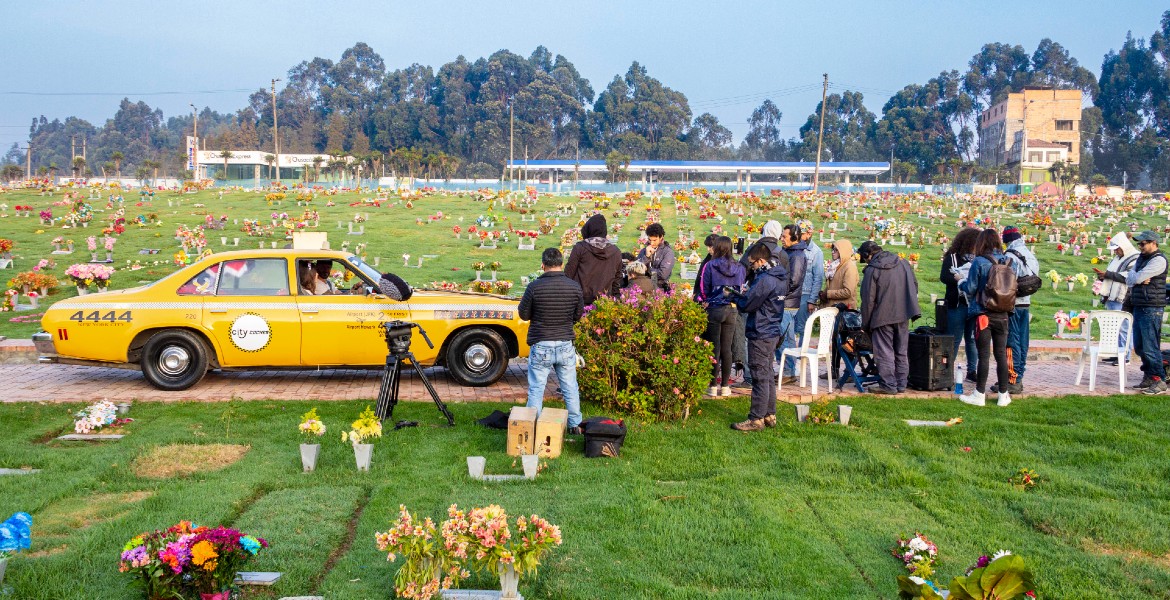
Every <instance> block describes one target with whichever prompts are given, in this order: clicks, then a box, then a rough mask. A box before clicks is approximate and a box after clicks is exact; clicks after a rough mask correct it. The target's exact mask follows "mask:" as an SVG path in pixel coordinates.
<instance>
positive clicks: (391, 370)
mask: <svg viewBox="0 0 1170 600" xmlns="http://www.w3.org/2000/svg"><path fill="white" fill-rule="evenodd" d="M400 370H401V366H400V364H399V362H398V359H397V358H396V357H394V356H388V357H386V367H385V368H384V369H383V370H382V386H381V387H380V388H378V405H377V409H376V410H375V411H374V412H375V414H377V416H378V420H379V421H385V420H386V419H389V418H390V416H391V415H393V414H394V405H395V404H398V379H399V372H400Z"/></svg>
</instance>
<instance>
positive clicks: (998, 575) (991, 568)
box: [898, 550, 1036, 600]
mask: <svg viewBox="0 0 1170 600" xmlns="http://www.w3.org/2000/svg"><path fill="white" fill-rule="evenodd" d="M944 593H946V594H949V595H948V596H944V595H943V594H944ZM898 597H899V598H925V599H927V600H939V599H941V598H944V597H945V598H951V599H952V600H982V599H985V598H995V599H996V600H1014V599H1016V598H1035V597H1036V592H1035V590H1034V589H1033V583H1032V572H1031V571H1030V570H1029V569H1028V566H1027V565H1026V564H1025V563H1024V559H1023V558H1020V557H1019V556H1016V555H1015V554H1012V553H1011V552H1009V551H1007V550H1000V551H999V552H996V553H995V554H994V555H992V556H991V557H988V556H987V555H984V556H980V557H979V560H977V561H975V564H973V565H971V566H970V567H968V568H967V570H966V572H965V573H964V574H963V575H961V576H959V577H955V578H953V579H951V584H950V586H948V587H946V588H940V587H939V586H938V585H937V584H935V583H934V582H933V581H930V580H927V579H926V578H925V577H920V576H917V575H910V576H906V575H900V576H898Z"/></svg>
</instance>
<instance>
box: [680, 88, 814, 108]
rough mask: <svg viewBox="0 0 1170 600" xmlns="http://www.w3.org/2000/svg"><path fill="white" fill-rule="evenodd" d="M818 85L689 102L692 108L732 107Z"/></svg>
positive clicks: (810, 89)
mask: <svg viewBox="0 0 1170 600" xmlns="http://www.w3.org/2000/svg"><path fill="white" fill-rule="evenodd" d="M820 85H821V84H819V83H810V84H807V85H800V86H796V87H791V88H784V89H779V90H771V91H767V92H755V93H751V94H742V95H739V96H727V97H724V98H712V99H710V100H696V101H694V102H690V105H691V107H692V108H695V107H700V108H721V107H723V106H734V105H736V104H745V103H748V102H756V101H758V100H763V99H766V98H769V97H781V96H791V95H793V94H799V93H802V92H808V91H812V90H815V89H817V88H818V87H820Z"/></svg>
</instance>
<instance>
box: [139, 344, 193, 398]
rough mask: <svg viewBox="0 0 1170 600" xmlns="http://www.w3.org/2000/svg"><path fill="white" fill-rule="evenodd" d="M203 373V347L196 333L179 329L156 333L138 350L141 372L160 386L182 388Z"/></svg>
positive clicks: (170, 389) (168, 388) (172, 388)
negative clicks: (139, 352) (140, 357)
mask: <svg viewBox="0 0 1170 600" xmlns="http://www.w3.org/2000/svg"><path fill="white" fill-rule="evenodd" d="M206 373H207V351H206V349H205V347H204V345H203V342H202V341H201V340H200V339H199V337H198V336H196V335H195V334H193V333H191V332H189V331H183V330H170V331H164V332H162V333H157V334H155V335H154V336H153V337H151V338H150V341H148V342H146V347H145V348H143V351H142V374H143V375H145V376H146V380H147V381H149V382H150V383H151V384H152V385H154V387H156V388H158V389H160V390H167V391H179V390H185V389H187V388H189V387H191V386H193V385H195V384H196V383H199V380H200V379H203V375H204V374H206Z"/></svg>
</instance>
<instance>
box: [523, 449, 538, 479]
mask: <svg viewBox="0 0 1170 600" xmlns="http://www.w3.org/2000/svg"><path fill="white" fill-rule="evenodd" d="M520 464H521V465H522V466H523V467H524V478H525V479H536V472H537V471H538V470H539V467H540V457H539V456H537V455H535V454H525V455H523V456H521V457H520Z"/></svg>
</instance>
